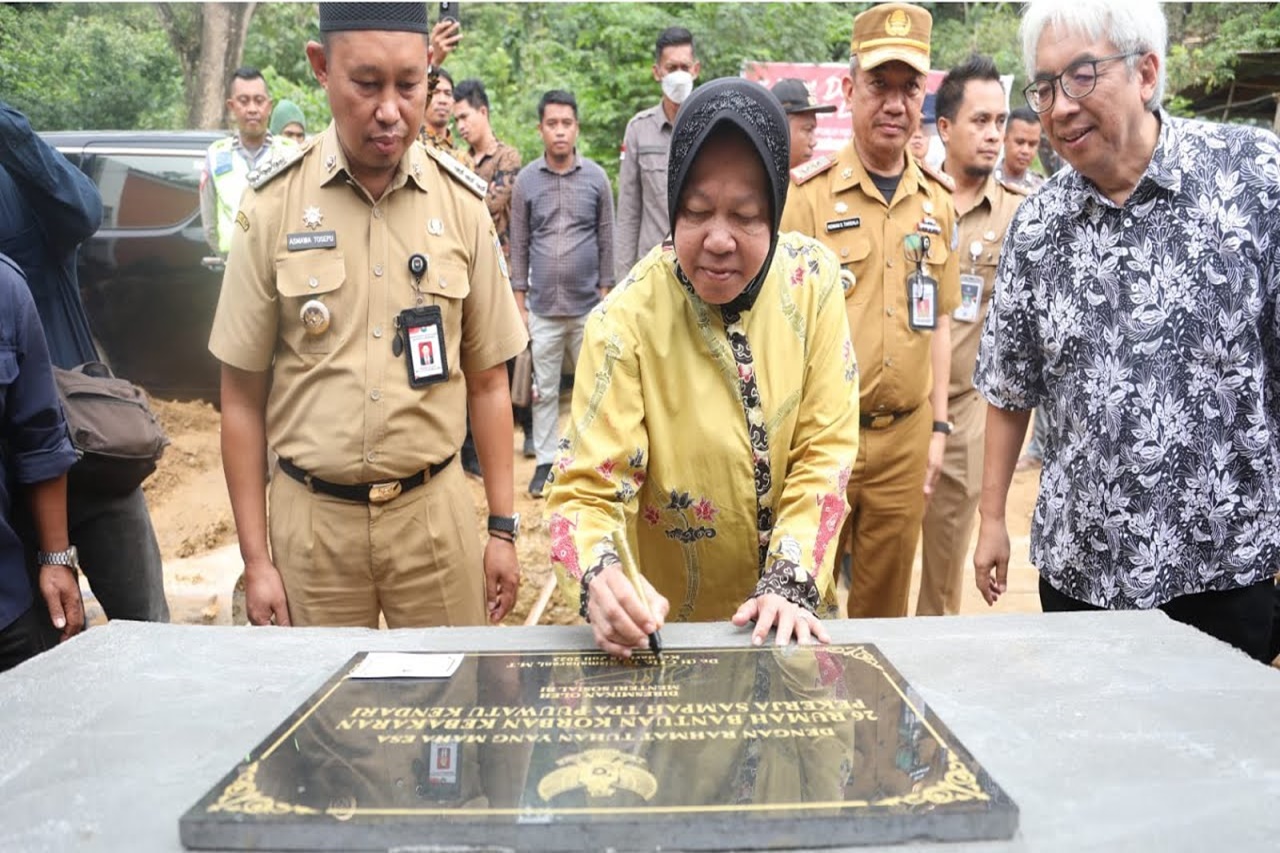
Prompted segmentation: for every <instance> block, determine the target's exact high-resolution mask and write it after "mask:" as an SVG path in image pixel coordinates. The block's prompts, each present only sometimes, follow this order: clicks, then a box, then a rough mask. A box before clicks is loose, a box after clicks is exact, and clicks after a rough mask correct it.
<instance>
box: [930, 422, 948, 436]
mask: <svg viewBox="0 0 1280 853" xmlns="http://www.w3.org/2000/svg"><path fill="white" fill-rule="evenodd" d="M933 431H934V432H940V433H942V434H943V435H951V424H950V423H949V422H947V421H934V422H933Z"/></svg>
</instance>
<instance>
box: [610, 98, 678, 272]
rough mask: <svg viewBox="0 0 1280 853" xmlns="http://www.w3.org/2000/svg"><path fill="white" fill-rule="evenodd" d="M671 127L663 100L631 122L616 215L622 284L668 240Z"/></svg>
mask: <svg viewBox="0 0 1280 853" xmlns="http://www.w3.org/2000/svg"><path fill="white" fill-rule="evenodd" d="M672 130H673V126H672V124H671V122H669V121H667V114H666V112H665V111H664V110H663V109H662V103H661V102H659V103H658V105H657V106H656V107H650V108H649V109H647V110H641V111H640V112H638V113H636V114H635V115H634V116H632V117H631V121H629V122H627V130H626V132H625V133H624V134H623V137H622V155H621V158H620V160H621V162H620V163H619V165H618V215H617V216H616V217H615V219H616V224H615V227H614V233H613V237H614V244H613V269H614V278H613V280H614V281H622V280H623V279H625V278H626V277H627V273H629V272H631V268H632V267H633V266H635V265H636V262H637V261H639V260H640V259H641V258H643V257H644V256H645V255H647V254H649V250H650V249H652V248H653V247H654V246H657V245H658V244H660V243H661V242H662V241H663V240H664V239H666V236H667V232H668V231H670V230H671V225H670V222H669V218H668V217H669V214H668V213H667V159H668V153H669V151H670V149H671V133H672Z"/></svg>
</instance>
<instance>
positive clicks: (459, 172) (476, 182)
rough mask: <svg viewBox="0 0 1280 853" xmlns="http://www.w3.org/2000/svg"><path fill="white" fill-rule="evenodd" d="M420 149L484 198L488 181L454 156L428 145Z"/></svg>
mask: <svg viewBox="0 0 1280 853" xmlns="http://www.w3.org/2000/svg"><path fill="white" fill-rule="evenodd" d="M422 149H423V150H424V151H426V152H427V154H428V156H430V157H431V159H432V160H435V161H436V162H437V163H439V164H440V166H441V167H442V168H443V169H444V170H445V171H446V172H448V173H449V174H450V175H453V177H454V178H456V179H457V181H458V183H460V184H462V185H463V186H464V187H466V188H467V189H469V190H471V191H472V192H473V193H475V194H476V195H478V196H480V198H484V195H485V193H487V192H488V191H489V182H488V181H486V180H485V179H484V178H482V177H480V176H479V175H477V174H476V173H475V172H473V171H471V170H470V169H468V168H467V167H466V166H464V165H462V164H461V163H459V162H458V161H457V160H456V159H455V158H453V157H451V156H450V155H448V154H446V153H445V152H443V151H441V150H440V149H439V148H434V147H432V146H430V145H423V146H422Z"/></svg>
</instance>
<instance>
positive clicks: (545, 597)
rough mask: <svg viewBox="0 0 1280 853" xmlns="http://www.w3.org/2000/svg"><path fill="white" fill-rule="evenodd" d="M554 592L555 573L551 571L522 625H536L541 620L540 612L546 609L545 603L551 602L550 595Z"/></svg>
mask: <svg viewBox="0 0 1280 853" xmlns="http://www.w3.org/2000/svg"><path fill="white" fill-rule="evenodd" d="M555 591H556V573H555V571H554V570H553V571H552V572H551V574H550V575H548V576H547V582H546V583H544V584H543V585H542V592H540V593H539V594H538V600H537V601H535V602H534V603H533V608H532V609H531V610H530V611H529V615H528V616H526V617H525V620H524V624H526V625H537V624H538V622H539V620H541V619H542V612H543V611H544V610H546V609H547V602H549V601H551V593H553V592H555Z"/></svg>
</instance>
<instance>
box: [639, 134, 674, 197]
mask: <svg viewBox="0 0 1280 853" xmlns="http://www.w3.org/2000/svg"><path fill="white" fill-rule="evenodd" d="M636 157H637V159H638V160H639V164H640V178H641V180H642V181H644V185H645V189H647V190H648V191H649V192H650V194H651V195H652V197H653V198H662V199H665V198H666V197H667V149H666V147H665V146H657V145H647V146H645V147H643V148H641V149H640V153H639V154H637V155H636Z"/></svg>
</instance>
